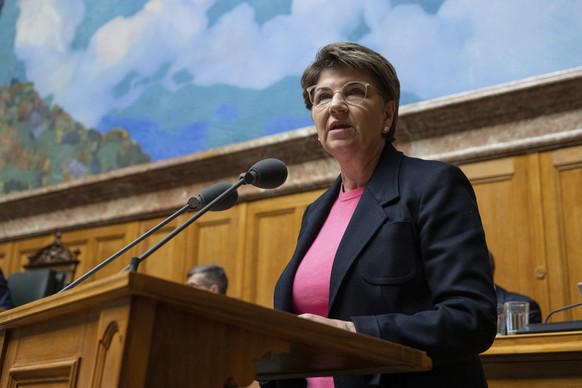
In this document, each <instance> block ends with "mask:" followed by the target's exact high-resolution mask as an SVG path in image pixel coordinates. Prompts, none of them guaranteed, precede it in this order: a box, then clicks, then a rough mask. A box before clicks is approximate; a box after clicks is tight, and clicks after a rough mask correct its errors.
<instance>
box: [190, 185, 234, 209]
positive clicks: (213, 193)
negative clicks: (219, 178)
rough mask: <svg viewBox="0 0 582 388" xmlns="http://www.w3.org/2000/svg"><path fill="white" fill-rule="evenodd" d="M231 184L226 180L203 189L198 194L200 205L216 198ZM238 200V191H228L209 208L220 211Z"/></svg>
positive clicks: (228, 207) (204, 204)
mask: <svg viewBox="0 0 582 388" xmlns="http://www.w3.org/2000/svg"><path fill="white" fill-rule="evenodd" d="M231 186H232V185H231V184H230V183H226V182H220V183H216V184H214V185H212V186H210V187H208V188H206V189H204V190H202V192H201V193H200V195H199V199H200V205H201V206H200V207H203V206H206V205H208V204H209V203H210V202H212V201H214V200H215V199H216V198H218V197H219V196H220V195H221V194H222V193H224V192H225V191H226V190H228V189H229V188H230V187H231ZM236 201H238V192H237V191H236V190H234V191H232V192H231V193H229V194H228V195H227V196H226V197H224V198H223V199H222V200H221V201H220V202H217V203H215V204H214V206H212V207H211V208H210V209H209V210H212V211H221V210H227V209H230V208H231V207H233V206H234V204H235V203H236Z"/></svg>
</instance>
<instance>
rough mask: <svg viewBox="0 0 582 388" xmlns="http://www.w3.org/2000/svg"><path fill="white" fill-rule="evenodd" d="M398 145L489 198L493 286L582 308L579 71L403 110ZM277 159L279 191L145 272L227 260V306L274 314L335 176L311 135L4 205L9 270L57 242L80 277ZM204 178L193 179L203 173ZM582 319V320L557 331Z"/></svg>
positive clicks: (246, 194)
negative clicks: (204, 195) (217, 186)
mask: <svg viewBox="0 0 582 388" xmlns="http://www.w3.org/2000/svg"><path fill="white" fill-rule="evenodd" d="M396 146H397V148H399V149H401V150H403V151H404V152H405V153H407V154H409V155H413V156H419V157H424V158H429V159H437V160H443V161H446V162H450V163H454V164H457V165H459V166H460V167H461V168H462V169H463V170H464V171H465V173H466V174H467V176H468V177H469V178H470V179H471V181H472V183H473V185H474V187H475V190H476V193H477V197H478V202H479V206H480V210H481V216H482V219H483V222H484V225H485V230H486V233H487V239H488V244H489V246H490V248H491V251H492V252H493V253H494V255H495V257H496V265H497V271H496V281H497V283H498V284H500V285H502V286H504V287H506V288H508V289H510V290H512V291H516V292H521V293H525V294H528V295H530V296H531V297H533V298H534V299H536V300H537V301H538V302H539V303H540V305H541V308H542V314H543V315H544V316H545V315H546V314H547V313H548V312H549V311H550V309H554V308H557V307H561V306H564V305H566V304H570V303H575V302H578V301H579V300H580V296H579V295H578V291H577V289H576V283H577V282H580V281H582V260H581V258H582V243H581V242H580V240H581V239H580V237H581V236H582V69H576V70H573V71H568V72H563V73H560V74H555V75H551V76H547V77H541V78H540V79H535V80H527V81H526V82H524V83H522V84H514V85H511V86H503V87H499V88H493V89H488V90H483V91H478V92H475V93H471V94H465V95H460V96H452V97H450V98H446V99H440V100H434V101H430V102H423V103H419V104H415V105H412V106H405V107H402V108H401V116H400V119H399V129H398V142H397V144H396ZM267 156H269V157H277V158H279V159H281V160H283V161H284V162H285V163H286V164H287V165H288V167H289V178H288V180H287V182H286V183H285V184H284V185H283V186H282V188H280V189H277V190H259V189H256V188H247V187H242V188H241V189H240V190H239V203H238V204H237V205H236V206H234V207H233V208H231V209H229V210H227V211H223V212H209V213H207V214H205V215H204V216H203V217H202V218H200V219H199V220H198V221H196V222H195V223H193V224H192V225H190V226H189V227H188V228H186V230H184V231H183V232H182V233H181V234H179V235H178V236H176V238H174V239H173V240H172V241H170V242H169V243H168V244H167V245H165V246H164V247H162V248H161V249H160V250H159V251H157V252H155V253H154V254H152V255H151V257H149V258H148V259H147V260H146V261H144V262H143V263H142V265H141V267H140V271H143V272H145V273H148V274H151V275H154V276H159V277H162V278H165V279H170V280H172V281H176V282H180V283H182V282H184V281H185V276H186V272H187V270H188V269H189V268H190V267H191V266H193V265H196V264H202V263H209V262H217V263H219V264H221V265H223V266H224V267H225V268H226V270H227V272H228V274H229V278H230V287H229V292H228V294H229V296H231V297H235V298H241V299H243V300H246V301H250V302H254V303H257V304H260V305H264V306H271V299H272V292H273V287H274V284H275V282H276V280H277V278H278V275H279V273H280V272H281V270H282V269H283V267H284V266H285V264H286V263H287V261H288V259H289V258H290V256H291V254H292V251H293V249H294V246H295V241H296V237H297V233H298V230H299V225H300V222H301V216H302V214H303V211H304V209H305V207H306V206H307V205H308V204H309V203H310V202H311V201H312V200H313V199H314V198H316V197H317V196H318V195H319V194H320V193H321V192H322V191H323V190H324V188H325V187H327V186H328V185H329V184H330V183H331V181H332V180H333V179H334V178H335V177H336V176H337V174H338V171H339V170H338V168H337V165H336V164H335V163H334V161H333V160H331V159H330V158H329V156H327V155H325V154H324V153H323V151H322V150H321V147H320V146H319V145H318V144H317V135H316V133H315V130H314V129H313V128H306V129H301V130H297V131H292V132H290V133H288V134H283V135H277V136H274V137H268V138H264V139H260V140H258V141H255V142H251V143H246V144H240V145H235V146H232V147H226V148H224V149H218V150H211V151H208V152H206V153H202V154H196V155H191V156H187V157H185V158H179V159H177V160H172V161H165V162H161V163H157V164H153V165H152V166H148V167H147V168H144V167H132V168H129V169H127V170H124V171H121V172H115V173H112V174H108V175H104V176H103V177H100V178H94V179H90V180H87V181H82V182H79V183H75V184H71V185H69V186H66V187H63V186H57V187H54V188H46V189H43V190H42V191H32V192H27V193H23V194H18V195H12V196H10V195H9V196H6V197H3V198H2V197H0V266H1V267H2V269H3V270H4V272H5V274H7V275H8V274H10V273H12V272H16V271H22V270H23V267H22V266H23V265H24V264H25V263H26V262H27V257H28V255H30V254H32V253H34V252H36V251H37V250H39V249H41V248H43V247H44V246H46V245H49V244H50V243H51V242H52V241H53V239H54V232H55V231H56V230H62V240H63V243H64V244H65V245H67V246H68V247H69V248H71V249H75V248H78V249H79V250H80V251H81V254H80V255H79V259H80V260H81V264H80V265H79V267H78V270H77V275H80V274H83V273H85V272H86V271H88V270H90V269H91V268H93V267H94V266H96V265H97V264H99V263H100V262H102V261H103V260H105V259H106V258H108V257H109V256H111V255H112V254H113V253H115V252H116V251H117V250H119V249H121V248H122V247H124V246H125V245H126V244H128V243H130V242H131V241H133V240H134V239H136V238H137V237H138V236H140V235H141V234H143V233H144V232H146V231H147V230H149V229H151V228H152V227H153V226H154V225H156V224H158V223H159V222H160V221H161V220H163V219H164V218H165V217H167V216H168V215H169V214H171V213H173V212H174V211H176V210H177V209H179V208H180V207H181V206H182V205H183V204H184V203H185V202H186V201H187V198H188V195H189V194H190V195H191V193H196V192H200V191H201V189H202V188H204V187H208V186H209V185H210V184H212V183H215V182H216V181H219V180H223V179H225V178H228V179H231V178H232V177H233V176H236V174H235V173H236V172H241V170H244V169H245V168H246V167H248V166H250V165H251V164H252V162H253V161H257V160H260V159H262V158H264V157H267ZM193 172H195V173H193ZM191 215H192V214H183V215H181V216H180V217H178V218H177V219H176V220H174V221H173V222H172V223H170V224H169V225H167V226H166V227H165V228H163V229H162V230H160V231H158V232H157V233H156V234H154V235H153V236H150V237H149V238H148V239H147V240H145V241H144V242H143V243H142V244H140V245H138V246H137V247H135V248H134V249H132V250H131V251H130V252H127V253H126V254H125V255H124V256H122V257H121V258H119V259H118V260H116V261H115V262H113V263H112V264H111V265H109V266H107V267H106V268H104V269H103V270H101V271H100V272H98V273H97V274H96V275H94V276H93V277H91V278H90V279H88V280H87V281H93V280H94V279H100V278H103V277H106V276H109V275H111V274H113V273H116V272H118V271H120V270H121V269H122V268H124V267H125V266H126V265H127V264H128V263H129V259H130V258H131V257H132V256H136V255H141V254H142V253H143V252H145V251H146V250H147V249H148V248H149V247H151V246H153V245H154V244H155V243H157V242H158V241H160V240H161V239H162V238H163V237H165V236H166V235H167V234H168V233H169V232H170V231H171V230H173V228H175V227H176V226H177V225H179V224H181V223H183V222H184V221H186V220H187V219H188V217H190V216H191ZM570 318H575V319H582V309H579V310H573V311H568V312H564V313H559V314H556V315H555V316H554V318H553V320H563V319H570Z"/></svg>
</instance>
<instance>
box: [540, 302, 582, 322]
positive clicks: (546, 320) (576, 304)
mask: <svg viewBox="0 0 582 388" xmlns="http://www.w3.org/2000/svg"><path fill="white" fill-rule="evenodd" d="M578 306H582V302H578V303H574V304H570V305H568V306H564V307H560V308H557V309H555V310H552V311H550V313H549V314H548V315H547V316H546V319H545V320H544V323H548V320H549V319H550V317H551V316H552V315H554V314H555V313H559V312H560V311H564V310H570V309H572V308H574V307H578Z"/></svg>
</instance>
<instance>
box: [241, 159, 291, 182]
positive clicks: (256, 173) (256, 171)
mask: <svg viewBox="0 0 582 388" xmlns="http://www.w3.org/2000/svg"><path fill="white" fill-rule="evenodd" d="M249 173H251V174H252V176H253V177H254V179H253V182H249V183H251V184H253V185H254V186H256V187H260V188H261V189H274V188H275V187H279V186H281V185H282V184H283V183H285V181H286V180H287V166H286V165H285V163H283V162H282V161H280V160H279V159H274V158H269V159H264V160H261V161H259V162H257V163H255V164H254V165H253V166H252V167H251V168H250V169H249Z"/></svg>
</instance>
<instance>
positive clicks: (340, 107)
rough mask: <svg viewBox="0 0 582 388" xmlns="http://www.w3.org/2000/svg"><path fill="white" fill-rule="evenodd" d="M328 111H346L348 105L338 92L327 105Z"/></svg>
mask: <svg viewBox="0 0 582 388" xmlns="http://www.w3.org/2000/svg"><path fill="white" fill-rule="evenodd" d="M329 109H330V110H331V111H344V110H347V109H348V104H347V103H346V100H345V98H344V95H343V93H342V92H341V91H340V90H338V91H336V92H335V93H334V94H333V97H332V99H331V102H330V103H329Z"/></svg>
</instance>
